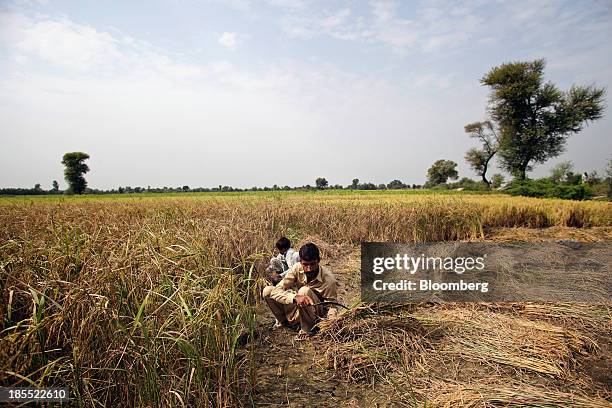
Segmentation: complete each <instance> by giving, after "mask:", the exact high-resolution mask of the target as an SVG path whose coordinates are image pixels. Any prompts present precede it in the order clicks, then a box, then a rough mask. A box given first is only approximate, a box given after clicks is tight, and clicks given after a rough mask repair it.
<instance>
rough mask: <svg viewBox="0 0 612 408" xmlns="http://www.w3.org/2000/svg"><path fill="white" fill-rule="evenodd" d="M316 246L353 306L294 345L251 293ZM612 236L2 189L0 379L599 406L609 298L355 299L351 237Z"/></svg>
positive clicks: (584, 225)
mask: <svg viewBox="0 0 612 408" xmlns="http://www.w3.org/2000/svg"><path fill="white" fill-rule="evenodd" d="M283 235H284V236H287V237H288V238H289V239H291V240H292V242H293V243H294V246H295V247H296V248H299V246H300V245H301V244H303V243H306V242H314V243H316V244H317V245H318V246H319V248H320V249H321V257H322V264H323V265H327V266H329V267H330V268H331V269H332V271H333V272H334V273H335V274H336V277H337V280H338V284H339V301H340V302H341V303H342V304H344V305H346V306H348V308H349V310H348V311H343V312H342V313H340V315H339V317H338V319H336V320H334V321H325V322H323V323H322V324H321V329H322V330H321V332H320V333H319V334H318V335H317V336H314V337H313V338H312V339H311V340H309V341H306V342H296V341H295V340H294V339H293V337H294V335H295V333H294V332H292V331H290V330H277V331H272V330H270V327H271V326H272V324H273V323H274V318H273V316H272V314H271V313H270V311H269V310H268V309H267V308H266V305H265V303H264V302H263V301H262V299H261V295H260V291H261V288H262V286H263V285H265V268H266V266H267V261H268V260H269V257H270V254H271V252H272V248H273V246H274V243H275V242H276V240H277V239H278V237H280V236H283ZM558 240H574V241H582V242H610V241H612V204H611V203H608V202H577V201H565V200H554V199H529V198H517V197H510V196H506V195H501V194H483V195H471V194H463V193H446V194H434V193H430V192H426V191H419V192H399V191H398V192H393V191H389V192H334V191H325V192H287V193H278V192H274V193H242V194H212V193H210V194H182V195H174V196H173V195H157V196H156V195H123V196H104V197H95V196H84V197H36V198H2V199H0V293H1V296H2V300H1V301H0V315H1V316H2V319H1V320H0V386H12V387H17V386H18V387H25V386H46V387H51V386H58V387H59V386H65V387H69V388H70V394H71V398H72V402H71V404H72V403H73V404H74V405H75V406H100V407H107V406H126V407H127V406H172V407H176V406H179V407H180V406H184V407H188V406H189V407H192V406H196V407H236V406H244V407H250V406H290V407H311V406H330V407H331V406H334V407H335V406H348V407H376V406H378V407H396V406H397V407H521V406H529V407H610V406H612V387H611V384H612V377H611V376H610V372H612V369H611V366H612V363H611V353H612V340H611V339H612V336H611V335H610V334H611V331H612V317H611V310H610V305H609V304H607V305H606V304H603V305H601V304H600V305H593V304H590V305H587V304H572V303H537V302H529V303H436V302H427V303H419V304H364V303H361V302H360V295H359V293H360V290H359V285H360V252H359V248H360V243H361V242H363V241H380V242H405V243H421V242H437V241H486V242H554V241H558Z"/></svg>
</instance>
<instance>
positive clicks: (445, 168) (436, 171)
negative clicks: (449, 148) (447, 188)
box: [427, 160, 459, 187]
mask: <svg viewBox="0 0 612 408" xmlns="http://www.w3.org/2000/svg"><path fill="white" fill-rule="evenodd" d="M456 167H457V163H455V162H454V161H452V160H438V161H436V162H435V163H434V164H433V165H432V166H431V167H430V168H429V169H428V170H427V183H428V185H429V186H430V187H433V186H437V185H438V184H442V183H446V182H447V181H448V179H451V180H457V178H458V177H459V173H457V169H456Z"/></svg>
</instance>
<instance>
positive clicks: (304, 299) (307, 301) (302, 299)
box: [294, 295, 314, 306]
mask: <svg viewBox="0 0 612 408" xmlns="http://www.w3.org/2000/svg"><path fill="white" fill-rule="evenodd" d="M294 302H295V303H297V305H298V306H308V305H314V302H313V301H312V299H311V298H310V297H308V296H306V295H295V298H294Z"/></svg>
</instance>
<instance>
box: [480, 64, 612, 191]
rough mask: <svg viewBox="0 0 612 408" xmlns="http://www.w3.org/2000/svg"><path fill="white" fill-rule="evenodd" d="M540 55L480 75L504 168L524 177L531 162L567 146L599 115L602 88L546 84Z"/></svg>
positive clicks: (521, 178)
mask: <svg viewBox="0 0 612 408" xmlns="http://www.w3.org/2000/svg"><path fill="white" fill-rule="evenodd" d="M544 67H545V62H544V60H543V59H538V60H535V61H531V62H511V63H506V64H502V65H500V66H498V67H494V68H492V69H491V70H490V71H489V72H488V73H487V74H486V75H485V76H484V77H483V78H482V79H481V82H482V83H483V84H484V85H488V86H490V87H491V95H490V99H489V111H490V114H491V117H492V118H493V120H494V121H495V122H496V123H497V124H498V125H499V128H500V146H499V156H500V162H501V165H502V167H503V168H504V169H505V170H507V171H508V172H510V173H511V174H512V175H514V176H515V177H516V178H518V179H520V180H523V179H525V177H526V173H527V172H528V171H530V170H532V168H533V166H534V164H536V163H544V162H545V161H546V160H548V159H550V158H552V157H556V156H558V155H559V154H561V153H562V152H563V151H564V149H565V142H566V140H567V137H568V136H569V135H570V134H572V133H578V132H580V131H581V130H582V128H583V126H584V125H585V124H587V123H588V122H589V121H593V120H596V119H599V118H601V117H602V116H603V111H604V96H605V89H604V88H598V87H595V86H575V85H574V86H572V87H571V88H570V89H569V90H568V91H565V92H564V91H561V90H559V89H558V88H557V87H556V86H555V85H554V84H553V83H551V82H544Z"/></svg>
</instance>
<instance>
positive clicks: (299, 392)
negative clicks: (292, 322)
mask: <svg viewBox="0 0 612 408" xmlns="http://www.w3.org/2000/svg"><path fill="white" fill-rule="evenodd" d="M335 250H336V251H337V253H336V254H334V255H335V256H334V257H333V258H332V259H328V260H326V259H325V258H324V259H323V260H322V264H323V265H325V266H329V267H330V268H331V270H332V271H333V273H334V274H335V275H336V278H337V280H338V298H339V302H340V303H342V304H345V305H348V304H350V303H352V302H354V301H355V300H356V299H358V298H359V267H360V265H359V262H360V261H359V247H357V246H354V247H346V248H336V249H335ZM334 252H335V251H334ZM262 309H263V310H261V314H260V316H261V318H260V321H259V324H258V326H259V327H258V331H259V335H260V340H259V342H258V348H257V351H256V356H257V357H256V358H257V360H256V362H257V366H258V371H257V385H256V388H255V401H256V403H257V406H288V407H313V406H317V407H338V406H343V407H351V406H352V407H361V406H365V405H369V403H367V402H368V401H366V399H367V394H369V391H370V390H369V389H368V388H366V387H363V386H359V385H355V384H347V383H346V382H342V381H340V380H338V379H335V378H333V370H329V369H328V368H327V367H326V364H325V356H324V354H323V353H324V352H325V350H324V348H323V347H320V346H321V345H320V344H319V342H318V340H317V339H316V337H315V338H313V339H312V340H310V341H302V342H299V341H295V340H293V338H294V337H295V334H296V332H294V331H291V330H288V329H281V330H274V331H273V330H270V327H271V326H272V325H273V323H274V317H273V316H272V313H270V311H269V310H266V308H262ZM372 406H375V405H372Z"/></svg>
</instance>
